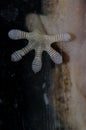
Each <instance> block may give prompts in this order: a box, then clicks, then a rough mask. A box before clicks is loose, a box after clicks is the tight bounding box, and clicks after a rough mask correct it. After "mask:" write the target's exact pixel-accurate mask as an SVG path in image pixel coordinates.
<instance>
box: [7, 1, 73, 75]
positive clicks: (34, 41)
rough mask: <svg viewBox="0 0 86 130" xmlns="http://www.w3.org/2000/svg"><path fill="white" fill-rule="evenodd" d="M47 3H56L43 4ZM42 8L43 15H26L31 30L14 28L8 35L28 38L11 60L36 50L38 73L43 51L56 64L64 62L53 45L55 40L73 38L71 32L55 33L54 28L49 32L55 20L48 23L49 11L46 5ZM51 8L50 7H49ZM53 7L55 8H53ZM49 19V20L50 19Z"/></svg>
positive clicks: (33, 64) (14, 38) (69, 39)
mask: <svg viewBox="0 0 86 130" xmlns="http://www.w3.org/2000/svg"><path fill="white" fill-rule="evenodd" d="M46 3H48V4H50V5H55V4H53V3H55V2H54V1H53V2H51V1H45V0H44V1H43V2H42V5H44V6H46ZM44 6H43V8H42V10H43V15H37V14H29V15H27V16H26V20H25V21H26V27H27V28H28V30H29V31H30V32H24V31H22V30H18V29H12V30H10V31H9V33H8V36H9V38H11V39H13V40H19V39H27V40H28V44H27V45H26V46H25V47H24V48H22V49H20V50H18V51H15V52H14V53H13V54H12V55H11V60H12V61H13V62H17V61H20V60H21V59H22V57H23V56H25V55H26V54H27V53H29V52H30V51H31V50H35V57H34V60H33V62H32V70H33V71H34V73H37V72H39V71H40V70H41V68H42V53H43V51H46V52H47V53H48V54H49V56H50V58H51V59H52V61H53V62H54V63H56V64H61V63H62V56H61V55H60V54H59V53H58V52H56V50H54V49H53V48H52V47H51V45H52V43H54V42H59V43H60V42H69V41H71V40H72V38H73V35H72V34H71V33H69V32H59V30H58V29H57V30H58V32H55V33H53V32H52V30H50V31H49V32H51V33H48V31H47V28H52V29H53V27H49V26H52V25H54V24H53V22H51V24H52V25H47V24H48V23H47V21H46V20H47V19H45V18H48V13H47V12H48V11H45V12H46V13H45V12H44V10H46V7H44ZM49 8H50V7H49ZM52 9H53V8H52ZM48 21H49V20H48Z"/></svg>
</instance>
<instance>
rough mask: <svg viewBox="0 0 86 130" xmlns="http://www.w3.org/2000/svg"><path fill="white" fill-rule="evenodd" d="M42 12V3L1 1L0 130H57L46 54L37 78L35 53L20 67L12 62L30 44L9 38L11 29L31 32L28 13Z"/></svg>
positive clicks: (21, 62)
mask: <svg viewBox="0 0 86 130" xmlns="http://www.w3.org/2000/svg"><path fill="white" fill-rule="evenodd" d="M41 12H42V11H41V0H1V1H0V130H53V117H52V114H50V113H51V109H50V107H47V108H46V105H45V103H44V99H43V94H44V92H47V93H48V89H49V86H50V77H51V74H50V73H51V61H50V58H49V56H48V55H47V54H46V53H43V58H42V61H43V67H42V70H41V71H40V72H39V73H37V74H34V73H33V71H32V68H31V65H32V61H33V58H34V51H32V52H30V53H29V54H27V55H26V56H25V57H24V58H23V59H22V60H21V61H19V62H17V63H13V62H11V54H12V53H13V52H14V51H15V50H18V49H21V48H22V47H24V46H25V45H26V44H27V41H26V40H18V41H13V40H11V39H9V38H8V32H9V30H10V29H14V28H15V29H21V30H24V31H27V28H26V27H25V21H24V20H25V16H26V15H27V14H28V13H38V14H41ZM28 31H29V30H28ZM43 83H45V84H46V87H45V89H43V88H42V85H43ZM50 124H51V126H50Z"/></svg>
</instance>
